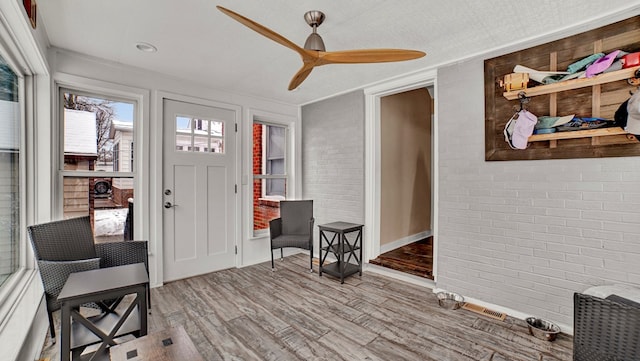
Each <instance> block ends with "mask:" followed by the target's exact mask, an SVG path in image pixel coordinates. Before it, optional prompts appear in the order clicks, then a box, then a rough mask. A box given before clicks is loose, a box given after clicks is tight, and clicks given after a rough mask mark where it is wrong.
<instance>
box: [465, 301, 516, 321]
mask: <svg viewBox="0 0 640 361" xmlns="http://www.w3.org/2000/svg"><path fill="white" fill-rule="evenodd" d="M462 308H464V309H465V310H469V311H471V312H475V313H479V314H481V315H484V316H487V317H490V318H494V319H496V320H500V321H504V319H505V318H507V314H506V313H502V312H497V311H493V310H490V309H488V308H485V307H482V306H478V305H474V304H473V303H468V302H467V303H465V304H464V305H462Z"/></svg>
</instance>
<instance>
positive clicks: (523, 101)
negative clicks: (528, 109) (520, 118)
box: [518, 91, 531, 111]
mask: <svg viewBox="0 0 640 361" xmlns="http://www.w3.org/2000/svg"><path fill="white" fill-rule="evenodd" d="M518 100H519V101H520V111H523V110H525V107H524V105H525V104H527V103H529V100H531V98H529V97H528V96H527V94H526V93H525V92H523V91H521V92H519V93H518Z"/></svg>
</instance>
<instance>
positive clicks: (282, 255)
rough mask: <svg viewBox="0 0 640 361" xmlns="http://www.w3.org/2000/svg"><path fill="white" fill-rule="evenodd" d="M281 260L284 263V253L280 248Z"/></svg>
mask: <svg viewBox="0 0 640 361" xmlns="http://www.w3.org/2000/svg"><path fill="white" fill-rule="evenodd" d="M280 260H281V261H284V252H282V248H280Z"/></svg>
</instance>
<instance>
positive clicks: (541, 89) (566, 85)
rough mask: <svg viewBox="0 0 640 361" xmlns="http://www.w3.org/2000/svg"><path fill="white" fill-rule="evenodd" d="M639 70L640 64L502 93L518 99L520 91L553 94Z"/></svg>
mask: <svg viewBox="0 0 640 361" xmlns="http://www.w3.org/2000/svg"><path fill="white" fill-rule="evenodd" d="M637 70H640V66H636V67H633V68H627V69H622V70H616V71H612V72H609V73H604V74H600V75H596V76H594V77H591V78H581V79H571V80H565V81H562V82H558V83H553V84H547V85H538V86H535V87H531V88H528V89H523V90H513V91H509V92H505V93H503V94H502V95H503V96H504V97H505V98H507V99H508V100H516V99H518V94H520V92H524V93H525V95H526V96H527V97H533V96H537V95H544V94H552V93H557V92H561V91H565V90H572V89H579V88H584V87H588V86H593V85H598V84H605V83H610V82H612V81H617V80H623V79H629V78H633V77H635V73H636V71H637Z"/></svg>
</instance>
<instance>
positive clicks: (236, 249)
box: [236, 246, 238, 254]
mask: <svg viewBox="0 0 640 361" xmlns="http://www.w3.org/2000/svg"><path fill="white" fill-rule="evenodd" d="M236 254H238V246H236Z"/></svg>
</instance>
